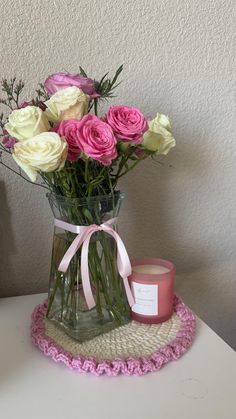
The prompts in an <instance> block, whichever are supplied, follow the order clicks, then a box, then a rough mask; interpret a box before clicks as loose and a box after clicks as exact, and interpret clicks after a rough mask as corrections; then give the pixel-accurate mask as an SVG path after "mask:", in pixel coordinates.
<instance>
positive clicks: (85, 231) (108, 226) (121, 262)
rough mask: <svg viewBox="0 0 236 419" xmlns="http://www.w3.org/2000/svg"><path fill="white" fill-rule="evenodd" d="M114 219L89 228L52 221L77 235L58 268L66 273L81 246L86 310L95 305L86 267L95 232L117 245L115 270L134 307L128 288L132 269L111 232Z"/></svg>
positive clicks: (115, 236) (121, 245) (118, 241)
mask: <svg viewBox="0 0 236 419" xmlns="http://www.w3.org/2000/svg"><path fill="white" fill-rule="evenodd" d="M116 220H117V219H116V218H112V219H110V220H108V221H106V222H105V223H103V224H101V225H97V224H91V225H89V226H77V225H74V224H69V223H66V222H65V221H61V220H58V219H55V220H54V224H55V226H56V227H59V228H61V229H63V230H66V231H70V232H71V233H75V234H77V236H76V237H75V239H74V240H73V242H72V243H71V245H70V247H69V248H68V249H67V251H66V253H65V254H64V256H63V258H62V260H61V263H60V265H59V267H58V270H59V271H60V272H64V273H65V272H66V271H67V269H68V266H69V264H70V261H71V259H72V258H73V256H74V255H75V254H76V252H77V250H78V249H79V248H80V247H81V246H82V251H81V279H82V286H83V291H84V296H85V300H86V303H87V305H88V308H89V309H91V308H93V307H94V306H95V305H96V303H95V301H94V298H93V293H92V289H91V283H90V278H89V267H88V250H89V242H90V239H91V236H92V235H93V233H96V232H97V231H104V232H105V233H107V234H110V236H112V237H113V238H114V239H115V241H116V244H117V268H118V272H119V274H120V276H121V278H122V279H123V283H124V287H125V292H126V295H127V299H128V302H129V305H130V306H131V307H132V306H133V305H134V298H133V295H132V292H131V289H130V286H129V282H128V278H127V277H128V276H129V275H131V272H132V268H131V264H130V260H129V256H128V253H127V251H126V248H125V245H124V243H123V241H122V240H121V238H120V236H119V234H118V233H117V232H116V231H115V230H113V228H112V225H113V224H115V223H116Z"/></svg>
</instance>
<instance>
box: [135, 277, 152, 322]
mask: <svg viewBox="0 0 236 419" xmlns="http://www.w3.org/2000/svg"><path fill="white" fill-rule="evenodd" d="M131 288H132V291H133V295H134V298H135V304H134V305H133V307H132V311H133V312H134V313H137V314H143V315H144V316H157V315H158V285H157V284H155V285H150V284H139V283H138V282H134V281H132V283H131Z"/></svg>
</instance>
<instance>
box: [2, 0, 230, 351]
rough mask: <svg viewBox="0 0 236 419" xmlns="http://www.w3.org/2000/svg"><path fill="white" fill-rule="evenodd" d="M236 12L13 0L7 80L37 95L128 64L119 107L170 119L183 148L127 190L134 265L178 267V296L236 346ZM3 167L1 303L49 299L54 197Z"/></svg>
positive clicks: (202, 4) (185, 5)
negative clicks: (45, 294)
mask: <svg viewBox="0 0 236 419" xmlns="http://www.w3.org/2000/svg"><path fill="white" fill-rule="evenodd" d="M235 11H236V10H235V2H234V1H233V0H225V1H223V0H211V1H210V0H202V1H199V2H196V1H195V0H185V1H182V0H179V1H178V0H159V1H158V2H157V1H156V0H149V1H144V0H139V1H130V0H103V1H87V0H86V1H85V0H82V1H78V0H41V1H38V2H37V1H36V2H35V1H31V0H24V1H23V0H2V2H1V25H0V48H1V61H0V76H2V77H3V76H6V75H7V76H13V75H16V76H17V77H22V78H23V79H25V80H27V81H28V84H27V89H28V90H27V91H26V93H30V92H31V91H32V89H33V88H34V87H35V86H36V84H37V82H38V81H42V80H44V79H45V77H46V76H47V75H48V74H49V73H52V72H56V71H59V70H68V71H71V72H76V71H77V69H78V66H79V65H83V66H84V68H85V69H87V71H88V74H89V75H91V76H93V75H94V76H95V75H96V76H98V77H99V76H101V75H102V73H104V72H105V71H107V70H109V69H111V70H115V69H116V68H117V67H118V65H119V64H121V63H124V64H125V71H124V75H123V79H124V81H123V84H122V85H121V86H120V88H119V91H118V93H119V99H118V101H119V103H126V104H128V105H136V106H138V107H141V108H142V109H143V111H144V112H145V113H146V114H155V112H156V111H157V110H158V111H160V112H163V113H166V114H168V115H169V116H170V117H171V119H172V121H173V126H174V132H175V137H176V140H177V143H178V147H176V149H175V150H174V151H172V152H171V154H170V155H169V157H168V158H167V159H166V160H165V165H164V166H161V165H158V164H155V163H153V162H151V161H147V162H145V163H143V164H142V165H141V166H140V167H139V168H138V169H137V170H136V171H135V172H133V173H132V174H131V175H130V176H129V177H126V179H125V180H124V182H123V183H122V184H121V185H120V186H121V188H122V189H123V190H124V191H125V192H126V193H127V199H126V203H125V205H124V207H123V211H122V213H121V217H120V224H121V233H122V235H123V238H124V239H125V242H126V243H127V246H128V249H129V251H130V254H131V256H137V257H139V256H144V255H152V256H162V257H165V258H170V259H172V260H173V261H174V262H175V263H176V265H177V269H178V281H177V289H178V291H179V292H180V293H181V294H182V295H183V296H184V298H185V299H186V301H187V302H188V303H189V304H190V305H191V306H192V307H193V308H194V309H195V311H196V312H197V313H198V314H199V315H200V316H201V317H202V318H203V319H204V320H206V321H207V322H208V323H209V324H210V325H212V327H214V328H215V330H216V331H217V332H218V333H219V334H220V335H222V337H224V338H225V339H226V340H227V341H228V342H229V343H231V344H232V345H234V346H235V347H236V333H235V314H236V313H235V292H236V257H235V256H236V219H235V218H236V217H235V214H236V210H235V195H236V176H235V159H236V142H235V140H236V139H235V132H236V126H235V120H236V119H235V60H234V58H235V43H234V38H233V28H234V23H235ZM169 165H171V167H169ZM0 170H1V180H0V197H1V201H0V229H1V230H0V232H1V235H0V246H1V253H0V254H1V263H0V278H1V279H0V295H2V296H8V295H16V294H27V293H33V292H39V291H43V290H45V289H46V287H47V280H48V270H49V262H50V246H51V238H52V217H51V214H50V210H49V207H48V204H47V202H46V199H45V197H44V192H43V191H42V190H39V189H37V188H32V187H31V186H30V185H28V184H24V183H22V182H21V181H20V180H18V179H17V178H16V177H14V176H12V175H11V174H10V173H7V172H6V171H3V170H2V168H0Z"/></svg>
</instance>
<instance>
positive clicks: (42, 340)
mask: <svg viewBox="0 0 236 419" xmlns="http://www.w3.org/2000/svg"><path fill="white" fill-rule="evenodd" d="M46 310H47V300H46V301H44V302H43V303H42V304H39V305H38V306H36V307H35V309H34V311H33V313H32V323H31V337H32V342H33V344H34V345H35V346H37V347H38V348H39V349H40V350H41V351H42V352H43V353H44V354H45V355H46V356H48V357H50V358H52V359H53V360H54V361H55V362H62V363H64V364H65V365H66V366H67V367H69V368H70V369H73V370H77V371H78V372H81V373H92V374H95V375H97V376H98V375H102V374H106V375H109V376H116V375H118V374H125V375H144V374H147V373H148V372H154V371H158V370H160V368H161V367H162V366H163V365H165V364H167V363H168V362H170V361H174V360H177V359H179V358H180V357H181V356H182V355H183V354H184V353H185V352H186V351H187V350H188V348H189V347H190V346H191V344H192V342H193V339H194V336H195V329H196V320H195V316H194V314H193V313H192V312H191V310H190V309H189V308H188V307H187V306H186V305H185V304H184V303H183V302H182V301H181V300H180V298H179V297H177V296H175V299H174V310H175V312H176V313H177V315H178V316H179V318H180V319H181V328H180V330H179V331H178V333H177V335H176V338H175V339H174V340H173V341H172V342H170V343H169V344H167V345H166V346H163V347H162V348H160V349H159V350H158V351H156V352H154V353H153V354H152V355H150V356H148V357H146V358H144V357H139V358H132V357H130V358H126V359H121V358H116V359H113V360H103V361H97V360H96V359H94V358H91V357H88V358H84V357H81V356H74V355H73V354H72V353H70V352H66V351H65V350H64V349H63V348H62V347H61V346H60V345H58V344H56V343H55V342H54V341H53V340H52V339H51V338H50V337H48V336H47V335H46V334H45V327H44V322H43V320H44V318H45V313H46Z"/></svg>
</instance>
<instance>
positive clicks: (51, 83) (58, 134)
mask: <svg viewBox="0 0 236 419" xmlns="http://www.w3.org/2000/svg"><path fill="white" fill-rule="evenodd" d="M121 71H122V66H120V67H119V68H118V70H117V71H116V73H115V75H114V77H113V78H109V75H108V73H107V74H105V75H104V76H103V77H102V78H101V80H99V81H97V80H93V79H91V78H88V77H87V75H86V73H85V71H84V70H83V69H82V68H81V67H80V73H79V74H75V75H73V74H67V73H57V74H54V75H51V76H49V77H48V78H47V80H46V81H45V82H44V83H43V84H40V86H39V89H38V90H36V96H35V97H34V98H33V99H32V100H30V101H27V102H26V101H23V102H22V101H21V100H20V97H21V95H22V90H23V87H24V84H23V83H22V81H19V82H17V81H16V79H15V78H13V79H11V80H10V81H8V80H6V79H4V80H3V81H2V91H3V92H4V94H5V96H4V97H3V98H2V99H0V103H1V104H2V105H3V106H5V107H6V108H8V109H9V110H10V112H8V115H7V117H5V116H4V114H3V113H2V114H1V115H0V126H1V130H2V141H1V143H0V147H1V159H0V163H1V164H2V165H3V166H5V167H6V168H8V169H10V170H11V171H13V172H14V173H15V174H17V175H19V176H21V177H22V178H23V179H25V180H27V181H28V182H30V183H34V184H35V185H38V186H40V187H43V188H46V189H47V197H48V200H49V203H50V206H51V208H52V211H53V215H54V218H55V222H54V223H55V234H54V242H53V251H52V260H51V273H50V285H49V293H48V309H47V317H48V319H49V320H51V321H53V322H55V323H56V324H57V325H59V326H60V327H61V328H63V329H64V331H65V332H66V333H67V334H69V335H70V336H72V337H73V338H75V339H77V340H78V341H80V342H82V341H84V340H86V339H91V338H92V337H94V336H96V335H98V334H100V333H104V332H106V331H108V330H110V329H112V328H114V327H117V326H119V325H122V324H125V323H126V322H127V321H129V318H130V316H129V312H130V309H129V306H130V305H132V304H133V297H132V294H131V291H130V289H129V285H128V281H127V276H128V275H130V273H131V266H130V262H129V258H128V255H127V252H126V250H125V247H124V244H123V242H122V240H121V238H120V236H119V235H118V232H117V216H118V213H119V209H120V206H121V203H122V200H123V198H124V194H122V193H121V192H120V191H119V190H118V189H117V185H118V181H119V179H120V178H121V177H123V176H124V175H126V174H127V173H128V172H129V171H130V170H132V169H133V168H134V167H135V166H136V165H137V164H138V163H140V162H141V161H142V160H145V159H146V158H148V157H154V156H156V155H159V154H167V153H168V152H169V150H170V149H171V148H172V147H174V146H175V140H174V138H173V136H172V132H171V125H170V121H169V118H168V117H167V116H165V115H162V114H159V113H157V115H156V117H155V118H154V119H151V118H145V116H144V115H143V113H142V112H141V111H140V110H139V109H137V108H135V107H129V106H123V105H114V106H110V107H109V108H108V109H107V112H106V113H105V115H102V116H98V107H99V104H100V102H101V101H103V100H108V99H109V98H112V97H114V91H115V88H116V87H117V86H118V84H119V82H118V78H119V75H120V73H121ZM7 154H9V155H10V156H11V157H12V158H13V159H14V161H15V162H16V163H17V165H18V169H15V168H13V167H12V166H11V165H10V166H9V165H8V164H7V163H6V160H5V159H4V155H7ZM8 161H9V159H8V160H7V162H8ZM37 178H38V179H40V181H39V182H38V183H37V182H36V180H37Z"/></svg>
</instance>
